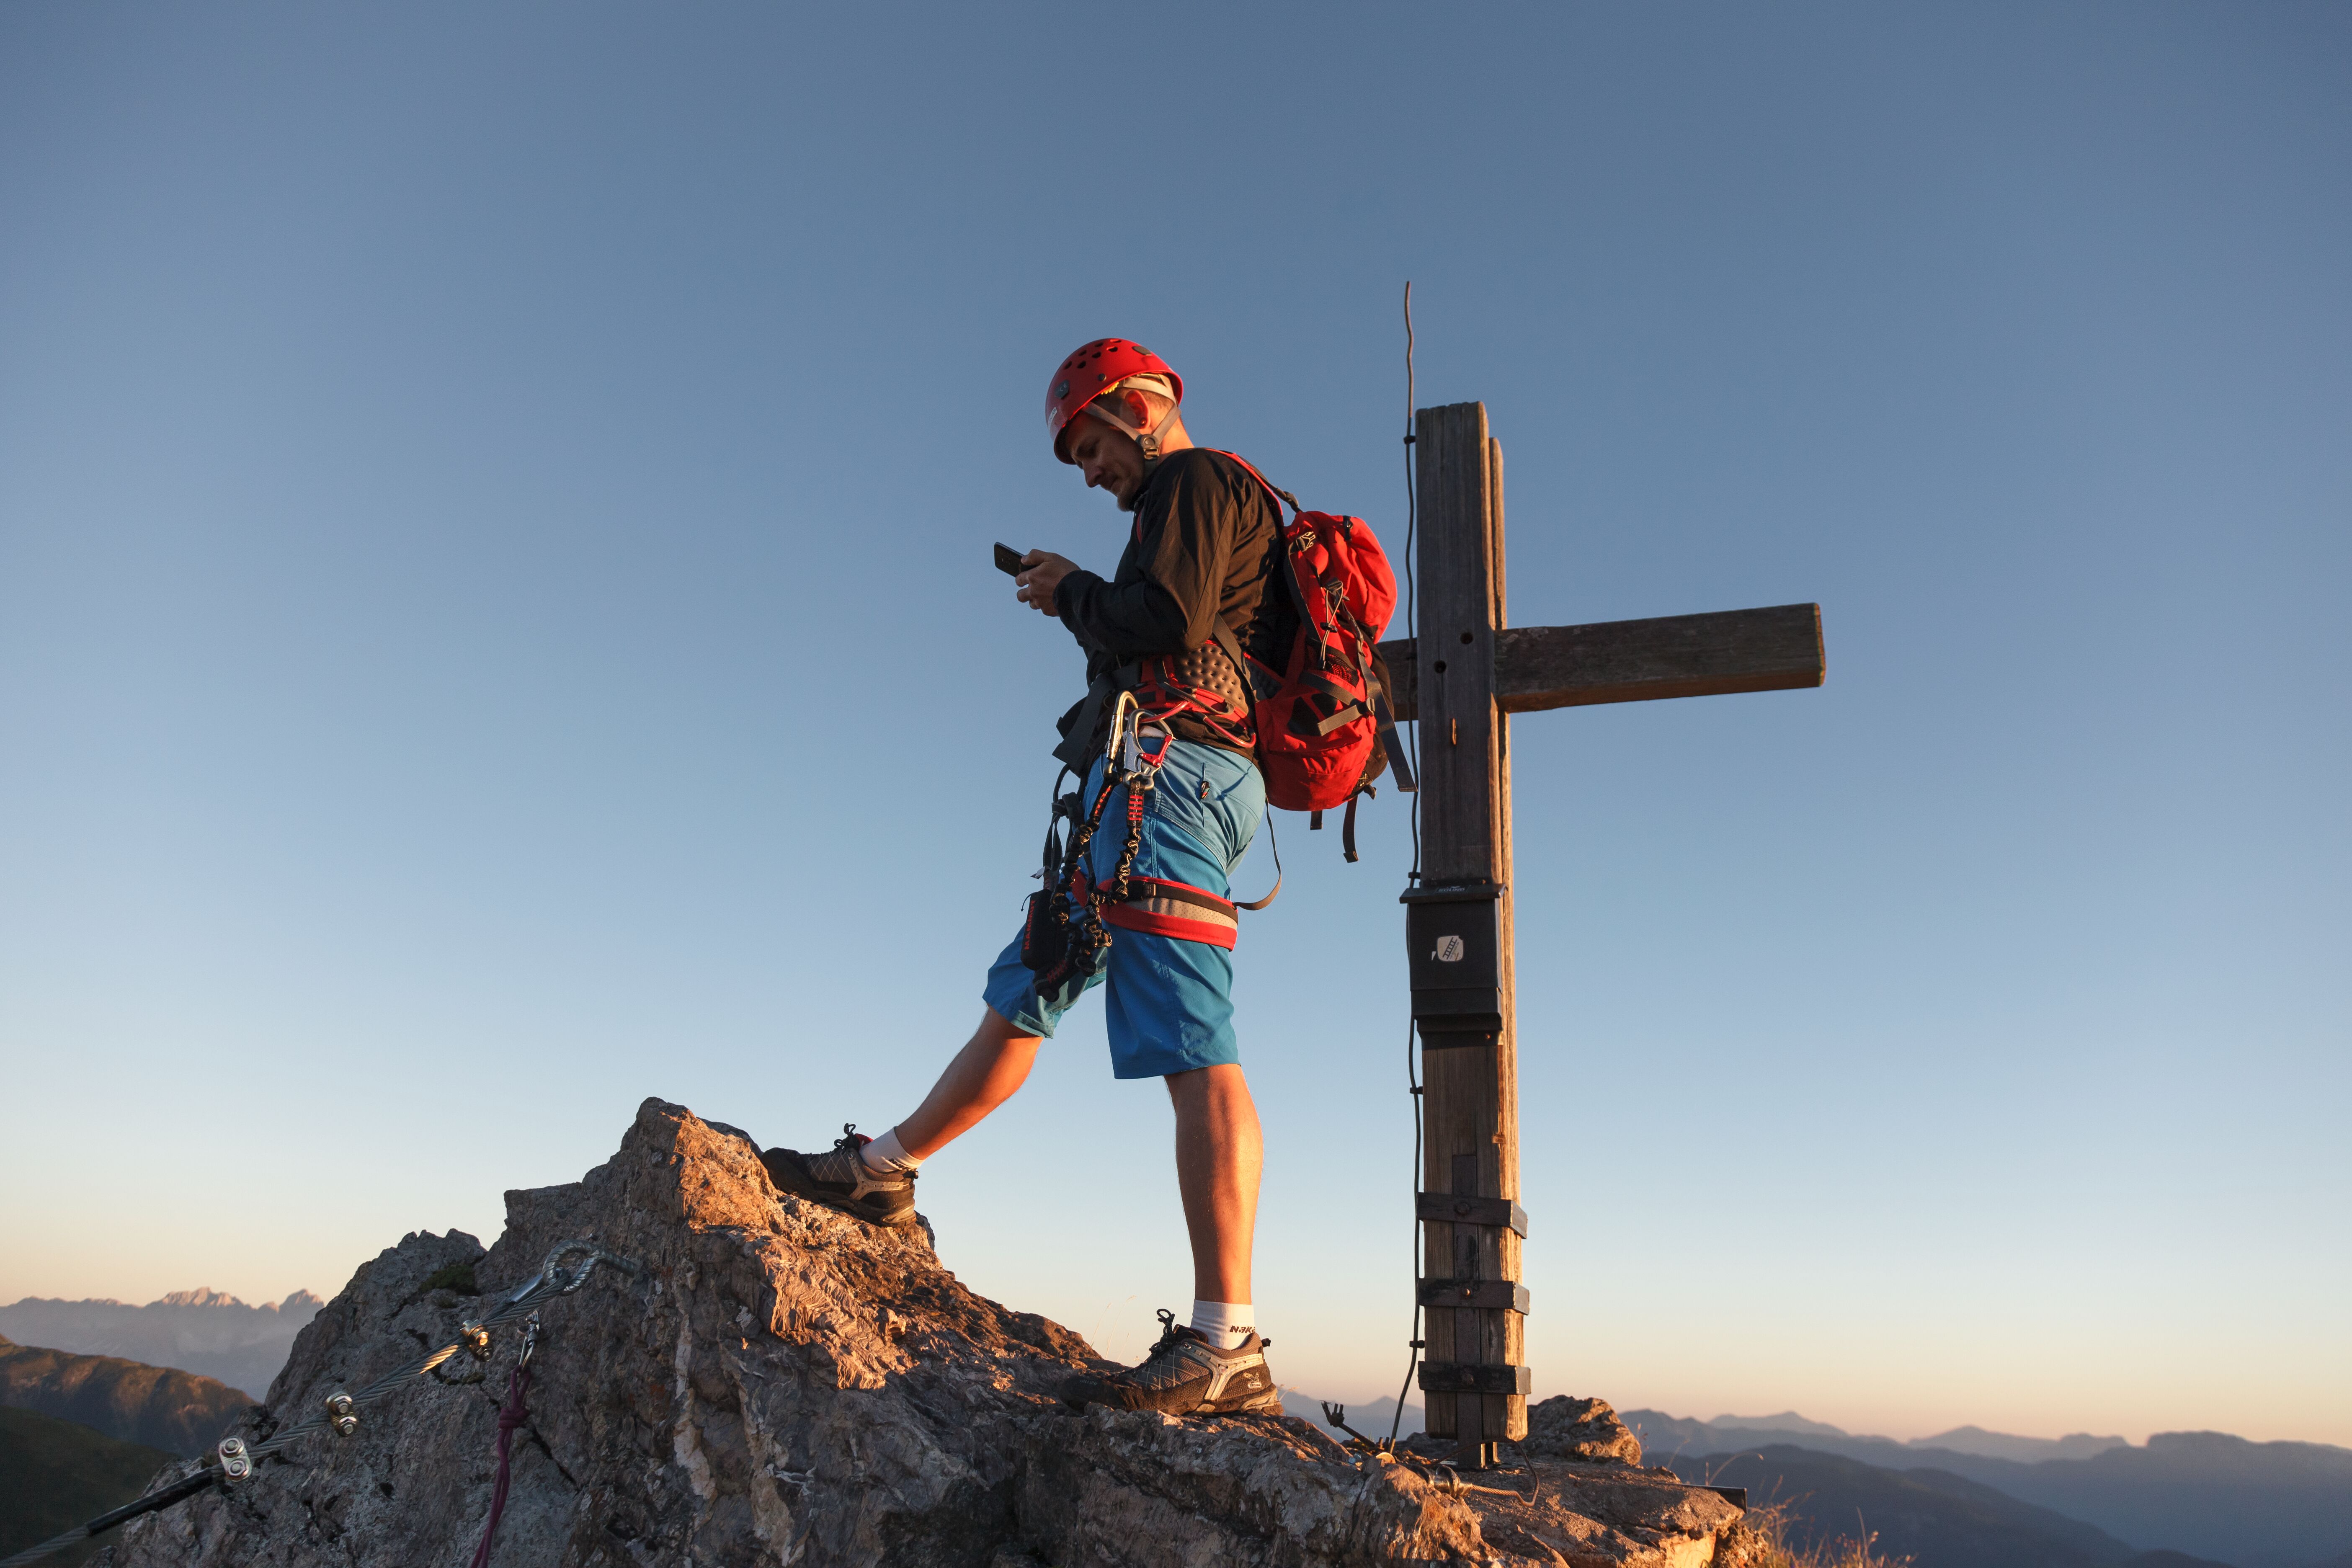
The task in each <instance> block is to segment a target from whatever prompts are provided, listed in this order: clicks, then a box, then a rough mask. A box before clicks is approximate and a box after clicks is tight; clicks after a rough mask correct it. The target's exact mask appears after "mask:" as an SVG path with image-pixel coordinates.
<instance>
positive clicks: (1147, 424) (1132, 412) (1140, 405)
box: [1118, 390, 1152, 430]
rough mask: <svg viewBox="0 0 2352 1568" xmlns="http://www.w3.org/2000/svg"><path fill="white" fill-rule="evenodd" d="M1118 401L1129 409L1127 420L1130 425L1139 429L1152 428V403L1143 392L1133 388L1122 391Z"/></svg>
mask: <svg viewBox="0 0 2352 1568" xmlns="http://www.w3.org/2000/svg"><path fill="white" fill-rule="evenodd" d="M1118 401H1119V405H1120V406H1121V407H1123V408H1125V409H1126V411H1127V422H1128V423H1129V425H1132V426H1135V427H1136V428H1137V429H1139V430H1149V429H1150V428H1151V424H1152V420H1151V404H1150V401H1149V400H1148V399H1147V398H1145V396H1144V395H1143V394H1141V393H1139V392H1135V391H1131V390H1130V391H1127V392H1122V393H1120V394H1119V395H1118Z"/></svg>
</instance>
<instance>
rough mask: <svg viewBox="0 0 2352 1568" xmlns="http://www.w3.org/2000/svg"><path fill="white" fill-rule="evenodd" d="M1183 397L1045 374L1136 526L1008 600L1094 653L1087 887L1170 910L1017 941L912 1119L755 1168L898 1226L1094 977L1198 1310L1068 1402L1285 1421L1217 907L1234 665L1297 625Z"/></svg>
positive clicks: (1145, 373) (1250, 486) (1245, 813)
mask: <svg viewBox="0 0 2352 1568" xmlns="http://www.w3.org/2000/svg"><path fill="white" fill-rule="evenodd" d="M1183 396H1184V384H1183V381H1182V380H1181V378H1180V377H1179V376H1178V375H1177V374H1176V373H1175V372H1174V371H1172V370H1171V369H1170V368H1169V367H1168V366H1167V364H1166V363H1163V362H1162V361H1161V360H1160V358H1159V356H1157V355H1156V354H1153V353H1150V351H1149V350H1147V349H1144V348H1141V347H1139V346H1138V345H1137V344H1134V343H1132V342H1127V341H1125V340H1123V339H1118V338H1104V339H1100V340H1097V342H1091V343H1088V344H1087V345H1086V346H1085V347H1084V348H1081V349H1080V350H1078V351H1077V353H1074V354H1072V355H1071V356H1070V357H1069V358H1068V359H1067V360H1065V361H1064V362H1063V363H1062V364H1061V366H1060V368H1059V369H1057V370H1056V371H1055V373H1054V375H1053V378H1052V379H1051V380H1050V381H1049V382H1048V383H1047V391H1046V424H1047V427H1048V431H1049V433H1050V434H1051V436H1052V437H1053V443H1054V455H1055V457H1056V458H1060V459H1061V460H1062V461H1063V462H1065V463H1068V464H1071V465H1073V466H1075V467H1076V468H1078V469H1079V471H1080V472H1081V473H1082V474H1083V475H1084V476H1085V478H1086V482H1087V487H1088V488H1089V489H1102V490H1107V491H1108V492H1109V493H1110V494H1111V495H1112V496H1113V497H1114V498H1116V499H1117V500H1118V504H1119V506H1120V508H1121V509H1122V510H1126V511H1129V512H1132V513H1134V514H1135V521H1134V525H1133V527H1132V529H1131V530H1130V531H1129V541H1128V545H1127V549H1126V551H1125V552H1124V553H1123V554H1121V555H1120V557H1119V562H1118V571H1117V572H1116V573H1115V574H1113V575H1112V577H1111V578H1110V579H1109V580H1108V581H1105V580H1104V579H1103V578H1101V577H1098V576H1097V575H1096V574H1093V573H1091V572H1088V571H1087V570H1085V569H1084V568H1082V567H1080V566H1078V565H1076V564H1075V563H1072V562H1071V561H1069V560H1067V559H1066V558H1065V557H1063V556H1060V555H1056V554H1053V553H1051V552H1046V551H1043V550H1032V551H1030V552H1028V554H1027V555H1025V556H1024V557H1023V570H1022V572H1021V573H1020V574H1019V576H1018V578H1017V579H1016V582H1017V584H1018V586H1017V589H1016V592H1015V597H1016V598H1017V599H1018V600H1019V602H1021V603H1022V604H1024V605H1028V606H1029V607H1030V608H1032V609H1034V610H1036V611H1038V612H1040V613H1041V614H1044V615H1047V616H1054V617H1055V618H1056V619H1058V620H1060V622H1061V623H1062V624H1063V625H1064V626H1066V627H1068V628H1069V630H1070V633H1071V635H1072V636H1074V637H1076V639H1077V642H1078V646H1079V647H1081V648H1083V649H1084V650H1085V651H1086V655H1087V681H1088V695H1087V699H1086V700H1082V701H1081V702H1079V703H1078V704H1077V705H1076V707H1074V708H1072V709H1071V710H1070V711H1069V712H1068V713H1066V714H1065V715H1063V718H1062V721H1061V729H1062V733H1063V742H1062V745H1061V746H1060V747H1058V748H1057V749H1056V751H1055V755H1057V756H1060V757H1062V758H1063V759H1064V760H1065V762H1066V763H1068V764H1069V765H1070V766H1071V767H1072V769H1073V771H1075V772H1076V773H1078V774H1079V776H1080V780H1081V784H1080V793H1079V795H1078V799H1079V801H1080V802H1081V803H1084V806H1092V805H1094V804H1095V803H1096V802H1097V801H1098V800H1100V801H1102V802H1103V803H1104V809H1103V810H1102V813H1101V817H1100V831H1098V832H1097V833H1096V834H1095V835H1094V836H1093V838H1092V840H1091V843H1090V844H1089V845H1088V846H1087V850H1086V857H1085V858H1086V872H1087V876H1086V878H1084V879H1080V884H1079V885H1080V890H1081V891H1082V892H1083V891H1084V890H1085V889H1086V888H1087V886H1088V885H1089V884H1090V885H1091V886H1092V887H1093V888H1097V889H1102V888H1107V887H1127V888H1141V889H1147V891H1148V892H1150V893H1151V894H1154V895H1158V894H1165V895H1166V899H1164V900H1160V899H1157V898H1154V899H1147V900H1143V901H1121V900H1115V899H1107V900H1104V901H1103V902H1101V903H1100V904H1099V906H1097V909H1096V910H1095V913H1096V915H1097V919H1098V921H1099V925H1098V926H1097V928H1095V929H1096V930H1097V933H1098V934H1107V935H1108V937H1109V948H1108V954H1107V955H1105V962H1104V963H1102V966H1101V968H1100V969H1099V970H1098V971H1097V972H1095V973H1087V972H1086V969H1085V966H1084V965H1081V966H1079V967H1078V968H1077V969H1076V970H1075V971H1073V970H1071V969H1070V968H1069V967H1068V966H1067V965H1063V966H1061V967H1060V968H1058V969H1057V968H1055V967H1049V966H1047V965H1045V964H1043V963H1040V964H1039V966H1038V967H1037V968H1032V967H1031V964H1030V963H1024V958H1023V952H1024V942H1023V940H1022V939H1021V938H1019V937H1016V938H1015V939H1014V940H1013V942H1012V943H1011V944H1010V945H1008V946H1007V947H1006V948H1005V950H1004V951H1003V952H1002V953H1001V954H999V955H998V957H997V960H996V963H995V964H994V966H993V967H992V968H991V969H990V971H989V974H988V983H987V985H986V986H985V988H984V989H983V991H982V997H983V999H984V1000H985V1001H986V1003H987V1005H988V1007H987V1011H986V1012H984V1013H983V1014H982V1016H981V1021H980V1026H979V1028H978V1029H976V1030H974V1031H973V1033H972V1037H971V1040H970V1041H968V1042H967V1043H966V1044H965V1046H964V1047H963V1048H962V1049H961V1051H959V1052H957V1054H956V1056H955V1058H954V1059H953V1060H951V1061H950V1062H949V1064H948V1067H947V1070H946V1071H945V1072H943V1073H941V1074H940V1079H939V1082H938V1083H937V1084H936V1085H934V1086H933V1088H932V1089H931V1091H930V1093H929V1095H928V1096H926V1097H925V1098H924V1100H923V1102H922V1104H921V1105H920V1106H919V1107H917V1108H916V1110H915V1112H914V1114H913V1115H911V1116H909V1117H908V1118H907V1119H906V1120H905V1121H901V1122H899V1123H898V1125H897V1126H896V1127H894V1128H892V1129H891V1130H890V1131H888V1132H887V1133H885V1134H884V1135H883V1136H882V1137H880V1138H877V1139H872V1140H868V1139H866V1138H862V1137H859V1136H857V1134H856V1129H855V1128H854V1127H851V1128H846V1129H845V1130H844V1131H845V1132H846V1133H847V1134H848V1135H847V1136H845V1137H844V1138H843V1139H841V1141H840V1142H837V1143H835V1145H834V1146H833V1149H832V1150H831V1152H825V1153H820V1154H803V1153H799V1152H795V1151H793V1150H789V1149H774V1150H771V1151H769V1152H768V1153H767V1155H766V1156H765V1159H766V1163H767V1166H768V1170H769V1173H770V1174H771V1175H772V1176H773V1177H774V1179H775V1181H776V1184H777V1185H778V1186H780V1187H782V1189H783V1190H784V1191H786V1192H790V1193H794V1194H800V1195H802V1196H803V1197H809V1198H813V1199H815V1200H817V1201H818V1202H821V1203H825V1204H829V1205H833V1206H834V1207H835V1208H839V1209H842V1210H844V1211H845V1212H847V1213H849V1214H854V1215H859V1216H861V1217H863V1218H866V1219H868V1220H871V1221H873V1222H875V1223H877V1224H881V1225H896V1224H903V1223H906V1222H907V1221H908V1220H910V1219H911V1218H912V1217H913V1215H914V1201H915V1200H914V1184H915V1176H916V1171H917V1168H918V1167H919V1166H920V1165H921V1164H922V1163H923V1162H924V1161H925V1160H927V1159H929V1158H930V1157H931V1156H932V1155H933V1154H936V1153H938V1152H940V1150H941V1149H943V1148H945V1147H946V1146H947V1145H948V1144H949V1143H950V1142H953V1141H954V1140H955V1139H956V1138H958V1137H960V1136H961V1135H962V1134H963V1133H965V1132H967V1131H970V1130H971V1128H973V1127H975V1126H977V1125H978V1124H979V1123H980V1121H982V1119H983V1118H985V1117H986V1116H987V1115H988V1113H989V1112H990V1111H992V1110H995V1109H996V1108H997V1107H998V1106H1000V1105H1002V1104H1003V1103H1004V1101H1005V1100H1008V1099H1010V1098H1011V1097H1012V1095H1013V1093H1014V1091H1016V1090H1017V1089H1020V1087H1021V1085H1022V1083H1023V1082H1024V1080H1025V1079H1027V1078H1028V1076H1029V1068H1030V1067H1031V1065H1032V1064H1033V1063H1034V1061H1035V1059H1036V1056H1037V1047H1038V1045H1039V1044H1040V1042H1041V1041H1042V1040H1044V1039H1045V1038H1047V1037H1051V1036H1052V1034H1053V1033H1054V1026H1055V1023H1056V1021H1057V1020H1058V1019H1059V1018H1060V1016H1061V1015H1062V1013H1063V1012H1064V1011H1065V1010H1066V1008H1068V1007H1069V1006H1070V1005H1072V1004H1073V1003H1075V1002H1076V1000H1077V999H1078V997H1079V996H1080V995H1082V994H1084V993H1085V992H1086V991H1087V990H1088V989H1090V988H1092V986H1093V985H1094V984H1096V983H1097V981H1099V982H1102V983H1103V991H1104V1005H1105V1007H1106V1009H1107V1010H1108V1016H1107V1023H1108V1031H1109V1036H1110V1050H1111V1065H1112V1070H1113V1072H1114V1074H1115V1075H1116V1076H1117V1077H1118V1078H1122V1079H1138V1078H1158V1079H1161V1080H1162V1081H1163V1082H1164V1083H1166V1084H1167V1086H1168V1094H1169V1098H1170V1100H1171V1101H1172V1102H1173V1103H1174V1106H1175V1110H1176V1180H1177V1185H1178V1188H1179V1190H1180V1191H1181V1194H1182V1196H1183V1201H1184V1221H1185V1226H1186V1229H1187V1230H1188V1231H1189V1232H1190V1234H1191V1239H1192V1277H1193V1288H1192V1289H1193V1295H1194V1297H1195V1300H1194V1301H1193V1303H1192V1320H1191V1321H1190V1322H1188V1323H1185V1324H1182V1325H1178V1324H1176V1323H1174V1322H1173V1321H1171V1314H1169V1313H1166V1312H1162V1313H1161V1314H1160V1319H1161V1323H1162V1327H1163V1332H1162V1333H1161V1335H1160V1341H1159V1342H1158V1343H1157V1344H1156V1345H1154V1346H1153V1347H1152V1350H1151V1352H1150V1355H1149V1356H1148V1357H1147V1358H1146V1359H1145V1360H1144V1362H1143V1363H1142V1364H1141V1365H1139V1366H1137V1367H1132V1368H1129V1369H1127V1370H1126V1371H1123V1372H1120V1373H1116V1374H1114V1375H1112V1376H1110V1377H1108V1378H1101V1379H1085V1380H1081V1381H1080V1383H1079V1384H1076V1386H1074V1388H1073V1390H1072V1393H1071V1397H1072V1398H1073V1399H1074V1400H1075V1401H1076V1402H1077V1403H1081V1404H1084V1403H1089V1402H1091V1403H1097V1404H1108V1405H1118V1406H1120V1407H1122V1408H1126V1409H1131V1410H1143V1409H1149V1410H1160V1411H1163V1412H1166V1413H1168V1414H1170V1415H1216V1414H1229V1413H1233V1412H1236V1411H1244V1410H1277V1409H1279V1408H1280V1407H1281V1397H1280V1394H1279V1392H1278V1391H1277V1390H1276V1387H1275V1383H1274V1378H1273V1374H1272V1373H1270V1372H1269V1371H1268V1370H1267V1367H1266V1363H1265V1349H1264V1342H1263V1340H1262V1339H1261V1338H1260V1337H1259V1335H1258V1333H1257V1331H1256V1329H1255V1326H1254V1323H1253V1313H1252V1310H1251V1304H1250V1296H1251V1286H1250V1254H1251V1245H1252V1240H1253V1236H1254V1233H1255V1227H1256V1223H1257V1186H1258V1170H1259V1166H1260V1163H1261V1159H1262V1152H1263V1145H1262V1142H1261V1141H1260V1135H1259V1131H1258V1121H1257V1110H1256V1107H1255V1104H1254V1103H1253V1102H1252V1100H1251V1099H1250V1091H1249V1084H1248V1081H1247V1079H1245V1078H1244V1076H1243V1072H1242V1068H1241V1056H1240V1050H1239V1047H1238V1046H1237V1044H1236V1042H1235V1039H1234V1028H1233V1001H1232V990H1233V963H1232V956H1231V952H1230V949H1231V947H1232V943H1233V937H1232V929H1233V926H1234V916H1233V912H1232V911H1233V906H1232V905H1231V904H1230V903H1225V902H1223V900H1224V899H1225V895H1226V893H1227V891H1228V886H1229V885H1228V882H1227V877H1228V875H1229V874H1230V873H1231V872H1232V870H1233V868H1234V866H1235V865H1237V864H1238V863H1239V862H1240V860H1241V858H1242V856H1243V854H1244V852H1245V851H1246V850H1247V849H1248V848H1249V846H1250V840H1251V839H1252V838H1253V837H1255V835H1256V833H1257V827H1258V824H1259V822H1260V821H1261V820H1262V819H1263V818H1264V816H1265V782H1264V780H1263V779H1262V778H1261V777H1260V776H1259V773H1258V770H1257V766H1256V763H1255V760H1254V759H1255V731H1254V729H1253V727H1252V725H1251V722H1250V691H1249V687H1248V685H1247V677H1246V676H1245V675H1244V672H1243V671H1242V670H1241V669H1240V668H1237V667H1236V665H1235V661H1234V657H1233V654H1234V652H1245V653H1246V654H1247V655H1248V656H1249V657H1251V658H1255V659H1258V660H1262V661H1264V662H1265V663H1268V664H1270V665H1276V666H1278V665H1279V662H1280V660H1279V658H1278V656H1277V652H1276V650H1277V649H1280V648H1282V647H1286V645H1287V640H1288V638H1289V637H1290V636H1291V635H1292V632H1293V630H1294V629H1295V626H1296V624H1297V622H1296V615H1295V612H1294V611H1293V610H1292V609H1291V608H1290V605H1289V601H1288V599H1287V597H1286V593H1285V591H1284V588H1283V586H1282V584H1281V583H1280V581H1279V580H1278V579H1277V578H1276V570H1277V568H1279V567H1280V566H1281V564H1282V561H1281V554H1280V551H1279V550H1278V548H1277V545H1278V543H1279V540H1280V536H1281V528H1282V518H1281V512H1280V510H1279V509H1278V508H1277V507H1276V504H1275V502H1274V500H1273V498H1272V496H1271V495H1270V494H1269V493H1268V491H1267V489H1266V487H1265V484H1264V483H1263V482H1261V481H1260V480H1259V479H1256V478H1255V476H1254V475H1253V474H1252V473H1251V472H1250V471H1249V470H1248V469H1247V468H1244V466H1243V465H1241V464H1240V463H1238V462H1236V461H1235V460H1234V459H1233V458H1229V457H1227V456H1225V455H1224V454H1223V453H1220V452H1211V451H1206V450H1204V449H1202V448H1201V447H1195V446H1193V445H1192V438H1191V437H1190V436H1189V435H1187V433H1186V431H1185V428H1184V422H1183V419H1182V417H1181V415H1180V414H1179V412H1178V410H1179V407H1180V406H1181V404H1182V401H1183ZM1126 693H1132V698H1131V699H1129V697H1128V696H1126V695H1124V694H1126ZM1130 713H1131V714H1132V715H1133V716H1132V718H1131V719H1130V718H1129V715H1130ZM1120 725H1125V726H1126V728H1125V729H1124V730H1116V727H1117V726H1120ZM1115 730H1116V732H1117V733H1118V734H1121V735H1125V736H1130V737H1132V742H1131V744H1128V745H1126V746H1125V749H1124V752H1123V754H1124V755H1125V756H1127V757H1128V758H1130V759H1133V762H1132V764H1131V765H1133V766H1134V767H1137V768H1139V769H1146V770H1149V776H1150V779H1151V781H1152V782H1151V785H1150V787H1149V788H1139V789H1138V790H1137V792H1136V793H1137V794H1138V795H1139V797H1140V799H1141V802H1142V810H1141V814H1140V820H1139V821H1136V820H1134V819H1133V818H1131V817H1130V816H1129V800H1128V795H1129V791H1128V789H1127V788H1126V787H1124V786H1121V787H1118V788H1115V789H1113V790H1111V792H1110V793H1109V794H1108V795H1107V796H1106V795H1104V793H1103V792H1104V789H1105V787H1106V785H1107V784H1116V783H1117V781H1118V777H1119V776H1120V775H1118V774H1116V773H1108V770H1107V765H1106V759H1105V754H1104V753H1105V750H1106V747H1107V745H1108V744H1109V743H1110V741H1111V739H1112V738H1113V736H1114V733H1115ZM1082 809H1083V807H1082ZM1073 826H1074V829H1075V826H1076V825H1075V824H1074V825H1073ZM1122 871H1124V872H1126V873H1127V876H1126V878H1125V879H1122V878H1121V872H1122ZM1134 897H1135V895H1134V894H1133V893H1132V892H1131V893H1130V898H1131V899H1132V898H1134ZM1083 906H1084V900H1083V899H1080V900H1065V901H1064V903H1063V904H1062V906H1061V907H1062V910H1063V912H1064V913H1065V914H1066V915H1067V916H1069V917H1070V918H1071V919H1072V921H1073V927H1074V929H1078V928H1083V927H1084V926H1085V922H1086V920H1087V915H1088V912H1089V911H1088V910H1087V908H1086V907H1083ZM1202 917H1205V918H1202ZM1101 927H1108V928H1109V929H1108V931H1107V932H1106V931H1101V929H1100V928H1101ZM1033 962H1034V954H1033ZM1041 982H1042V983H1043V984H1045V991H1044V993H1043V994H1041V992H1040V984H1041Z"/></svg>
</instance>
